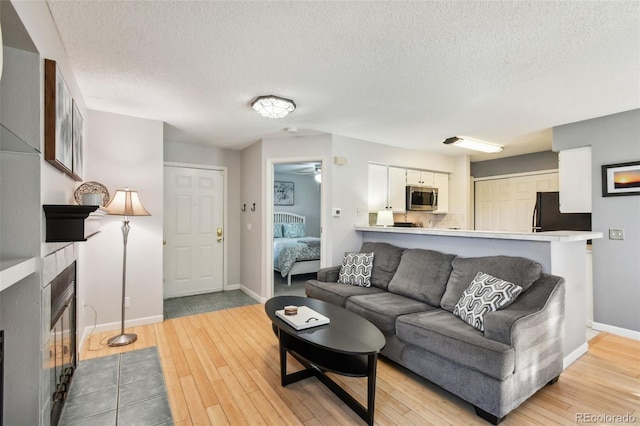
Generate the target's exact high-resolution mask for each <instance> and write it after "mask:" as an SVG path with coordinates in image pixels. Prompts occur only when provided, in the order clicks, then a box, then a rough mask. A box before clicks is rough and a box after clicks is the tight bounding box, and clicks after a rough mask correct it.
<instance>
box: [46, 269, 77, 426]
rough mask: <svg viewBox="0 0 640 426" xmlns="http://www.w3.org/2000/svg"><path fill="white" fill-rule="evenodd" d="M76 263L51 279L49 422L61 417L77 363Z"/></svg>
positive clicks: (56, 421) (56, 422)
mask: <svg viewBox="0 0 640 426" xmlns="http://www.w3.org/2000/svg"><path fill="white" fill-rule="evenodd" d="M76 342H77V337H76V262H73V263H72V264H71V265H69V266H68V267H67V268H66V269H65V270H64V271H62V272H61V273H60V274H59V275H58V276H57V277H55V278H54V279H53V281H51V337H50V344H49V369H50V370H49V371H50V380H51V388H50V389H51V392H52V396H51V425H52V426H55V425H57V424H58V421H59V420H60V415H61V413H62V407H63V405H64V401H65V400H66V398H67V393H68V391H69V385H70V383H71V379H72V377H73V373H74V371H75V369H76V366H77V359H76V358H77V355H76V354H77V346H76V344H77V343H76Z"/></svg>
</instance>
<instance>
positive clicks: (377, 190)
mask: <svg viewBox="0 0 640 426" xmlns="http://www.w3.org/2000/svg"><path fill="white" fill-rule="evenodd" d="M405 182H406V170H405V169H403V168H400V167H392V166H386V165H382V164H369V211H370V212H377V211H379V210H392V211H394V212H396V213H404V212H405V191H404V188H405Z"/></svg>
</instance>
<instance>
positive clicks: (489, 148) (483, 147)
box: [443, 136, 504, 154]
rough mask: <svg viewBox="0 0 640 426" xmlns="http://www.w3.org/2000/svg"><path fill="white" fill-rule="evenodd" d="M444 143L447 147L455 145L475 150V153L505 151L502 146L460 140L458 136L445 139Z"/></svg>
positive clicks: (471, 140) (472, 140) (465, 139)
mask: <svg viewBox="0 0 640 426" xmlns="http://www.w3.org/2000/svg"><path fill="white" fill-rule="evenodd" d="M443 143H444V144H445V145H455V146H459V147H460V148H466V149H473V150H474V151H481V152H488V153H491V154H493V153H496V152H500V151H502V150H503V149H504V148H502V146H500V145H496V144H493V143H489V142H484V141H479V140H475V139H469V138H460V137H457V136H454V137H452V138H448V139H445V141H444V142H443Z"/></svg>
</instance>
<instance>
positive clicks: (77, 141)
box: [71, 101, 84, 181]
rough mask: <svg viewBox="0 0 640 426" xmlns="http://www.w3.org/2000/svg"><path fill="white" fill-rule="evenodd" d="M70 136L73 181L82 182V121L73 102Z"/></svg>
mask: <svg viewBox="0 0 640 426" xmlns="http://www.w3.org/2000/svg"><path fill="white" fill-rule="evenodd" d="M72 123H73V125H72V134H71V147H72V148H73V150H72V155H73V162H72V165H73V168H72V171H73V175H72V176H71V177H73V178H74V179H75V180H78V181H80V180H82V175H83V168H84V165H83V159H84V155H83V150H82V148H83V142H84V119H83V118H82V115H81V114H80V110H79V109H78V105H77V104H76V101H73V116H72Z"/></svg>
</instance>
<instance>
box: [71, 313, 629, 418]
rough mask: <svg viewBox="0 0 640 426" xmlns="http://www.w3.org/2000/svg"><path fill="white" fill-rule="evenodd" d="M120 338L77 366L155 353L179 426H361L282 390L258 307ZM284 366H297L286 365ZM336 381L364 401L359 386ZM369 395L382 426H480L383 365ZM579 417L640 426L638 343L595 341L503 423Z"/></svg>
mask: <svg viewBox="0 0 640 426" xmlns="http://www.w3.org/2000/svg"><path fill="white" fill-rule="evenodd" d="M127 332H135V333H137V334H138V341H137V342H135V343H134V344H132V345H129V346H125V347H121V348H109V347H104V346H102V345H101V343H100V342H102V341H104V340H105V338H106V337H107V336H111V335H113V334H115V333H113V332H112V333H105V334H97V335H94V336H92V337H91V338H90V340H89V342H88V343H89V344H88V345H87V344H85V347H84V348H83V350H82V352H81V359H89V358H94V357H99V356H105V355H110V354H113V353H119V352H124V351H129V350H134V349H141V348H144V347H147V346H154V345H157V346H158V350H159V353H160V357H161V360H162V369H163V371H164V377H165V382H166V385H167V390H168V393H169V402H170V404H171V410H172V413H173V417H174V421H175V424H176V425H178V426H183V425H209V424H211V425H224V424H231V425H243V424H247V425H258V424H267V425H276V424H304V425H336V424H364V422H363V421H361V420H360V418H358V417H357V416H356V415H355V414H354V413H353V412H352V411H351V410H350V409H349V408H348V407H347V406H346V405H344V404H343V403H342V402H341V401H340V400H339V399H337V398H336V397H335V396H334V395H333V394H332V393H331V392H329V391H328V390H327V389H326V388H325V387H324V386H323V385H322V384H321V383H320V382H319V381H318V380H317V379H315V378H311V379H307V380H304V381H301V382H298V383H294V384H292V385H289V386H287V387H286V388H283V387H281V386H280V376H279V361H278V347H277V340H276V337H275V336H274V334H273V332H272V330H271V323H270V321H269V319H268V318H267V316H266V314H265V312H264V306H263V305H251V306H245V307H240V308H234V309H229V310H225V311H217V312H210V313H207V314H200V315H194V316H189V317H182V318H177V319H172V320H167V321H164V322H163V323H160V324H154V325H148V326H143V327H134V328H132V329H130V330H127ZM98 348H100V349H99V350H89V349H98ZM289 365H290V366H296V365H298V366H299V364H297V363H296V362H295V361H293V360H292V361H291V362H290V363H289ZM292 371H293V368H292ZM333 377H334V378H335V379H336V380H337V381H339V382H341V383H342V385H343V386H346V387H347V389H348V390H349V391H350V392H351V393H352V394H356V395H357V397H358V398H359V399H360V400H361V402H364V398H365V397H366V379H355V378H343V377H340V376H333ZM376 396H377V398H376V414H375V421H376V424H379V425H428V424H434V425H460V424H465V425H486V424H487V423H484V422H483V421H482V420H480V419H479V418H478V417H476V415H475V414H474V412H473V408H472V407H471V405H470V404H468V403H466V402H464V401H462V400H460V399H459V398H457V397H455V396H454V395H452V394H450V393H448V392H446V391H444V390H442V389H440V388H438V387H437V386H435V385H432V384H431V383H429V382H427V381H425V380H423V379H421V378H419V377H417V376H416V375H414V374H412V373H410V372H408V371H407V370H405V369H403V368H401V367H398V366H397V365H395V364H393V363H391V362H389V361H387V360H385V359H382V360H381V361H380V362H379V364H378V380H377V393H376ZM580 413H591V414H592V415H594V416H597V415H603V414H607V415H625V414H628V415H632V416H634V417H635V423H636V424H640V342H638V341H634V340H630V339H625V338H622V337H618V336H615V335H612V334H607V333H600V334H599V335H598V336H597V337H595V338H594V339H592V340H591V341H590V343H589V352H588V353H587V354H585V355H584V356H582V357H581V358H580V359H579V360H578V361H576V362H575V363H573V364H572V365H571V366H570V367H569V368H568V369H567V370H565V371H564V372H563V374H562V375H561V376H560V380H559V382H558V383H557V384H555V385H553V386H547V387H545V388H544V389H542V390H541V391H539V392H538V393H537V394H536V395H534V396H533V397H532V398H530V399H529V400H528V401H526V402H525V403H524V404H522V405H521V406H520V407H519V408H518V409H516V410H514V411H513V412H511V413H510V414H509V415H508V416H507V418H506V419H505V421H504V422H503V423H502V424H504V425H506V426H510V425H514V426H515V425H518V426H519V425H550V424H558V425H567V424H581V423H588V422H586V421H584V420H583V421H580V419H579V418H577V417H576V416H577V415H578V414H580ZM603 423H604V424H606V423H608V422H607V421H604V422H600V423H599V424H603Z"/></svg>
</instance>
